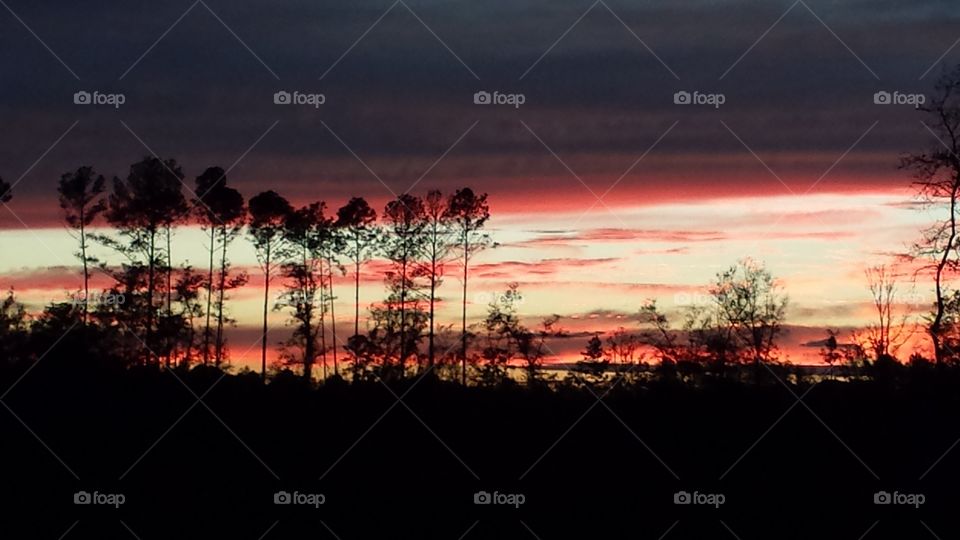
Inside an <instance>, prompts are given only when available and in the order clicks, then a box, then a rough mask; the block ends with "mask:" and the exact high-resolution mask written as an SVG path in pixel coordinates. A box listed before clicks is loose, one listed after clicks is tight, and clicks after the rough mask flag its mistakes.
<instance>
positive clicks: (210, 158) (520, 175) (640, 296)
mask: <svg viewBox="0 0 960 540" xmlns="http://www.w3.org/2000/svg"><path fill="white" fill-rule="evenodd" d="M675 4H677V3H674V2H646V3H644V4H643V5H642V6H640V5H636V3H630V2H624V1H621V0H608V1H598V2H596V3H593V2H591V1H590V0H585V1H570V0H563V1H560V2H528V3H523V4H522V5H521V4H517V3H514V2H507V1H504V0H494V1H491V2H482V3H477V2H441V1H436V0H429V1H419V0H409V1H406V2H400V1H398V2H396V3H392V2H391V1H390V0H385V1H375V2H374V1H366V0H361V1H358V2H353V3H350V4H349V5H347V4H343V5H340V4H333V3H331V2H306V1H302V2H299V1H298V2H285V3H283V4H282V5H276V4H274V3H271V2H267V1H265V0H264V1H250V0H244V1H225V0H203V1H199V2H196V3H192V2H191V1H189V0H186V1H182V2H167V3H162V4H157V3H155V2H146V1H141V0H136V1H130V2H123V3H114V2H83V3H74V2H61V1H57V2H42V3H38V2H26V1H22V0H8V1H7V6H8V7H6V9H0V70H2V71H0V73H2V82H0V118H2V119H3V127H4V129H3V130H0V176H2V177H3V178H4V179H5V180H6V181H7V182H10V183H15V187H14V189H13V193H14V199H13V200H12V201H11V202H10V203H7V204H6V205H5V206H6V207H5V208H3V209H0V253H2V257H0V286H2V287H3V288H8V287H14V288H15V290H16V291H17V294H18V296H19V297H20V298H21V300H23V301H25V302H27V303H28V304H29V305H30V307H31V309H38V308H39V307H41V306H42V304H44V303H46V302H50V301H63V300H65V299H66V297H67V294H68V293H69V292H70V291H72V290H75V289H76V288H78V286H79V283H80V276H79V273H78V266H77V262H76V260H75V259H74V258H73V256H72V253H73V252H74V251H75V244H74V242H73V240H72V239H71V238H70V236H69V235H68V234H67V232H66V230H65V229H64V227H63V225H61V215H60V211H59V207H58V205H57V199H56V182H57V180H58V178H59V176H60V174H62V173H63V172H65V171H68V170H71V169H76V168H77V167H79V166H81V165H92V166H94V167H95V168H96V169H97V171H98V172H100V173H102V174H104V175H106V176H108V177H112V176H114V175H117V176H122V177H125V176H126V174H127V169H128V167H129V164H130V163H132V162H134V161H136V160H138V159H140V158H142V157H143V156H146V155H151V154H153V153H155V154H157V155H159V156H161V157H163V158H175V159H176V160H177V161H178V162H179V163H181V164H182V166H183V169H184V172H185V173H186V176H187V178H186V183H187V185H188V186H191V187H192V186H193V179H194V178H195V177H196V176H197V175H199V174H200V173H202V172H203V170H204V169H205V168H207V167H209V166H214V165H218V166H221V167H223V168H225V169H229V173H228V179H229V182H230V183H231V184H232V185H233V186H234V187H237V188H238V189H239V190H240V191H242V192H243V193H244V195H245V196H246V197H248V198H249V197H250V196H252V195H254V194H256V193H257V192H259V191H262V190H265V189H274V190H276V191H278V192H280V193H281V194H283V195H285V196H287V197H289V198H290V199H291V200H293V201H295V202H296V203H301V204H302V203H306V202H309V201H313V200H324V201H326V202H327V204H328V206H329V207H330V208H332V209H334V210H335V209H336V208H338V207H339V206H341V205H342V204H343V203H345V202H346V200H347V199H348V198H349V197H351V196H363V197H366V198H367V199H368V200H370V201H372V202H375V203H376V204H375V206H376V207H377V208H382V206H383V204H384V203H385V202H386V201H387V200H389V199H390V198H392V197H393V195H394V194H398V193H403V192H405V191H407V190H411V192H412V193H415V194H424V193H426V191H427V190H428V189H433V188H437V189H441V190H443V191H444V192H452V191H453V190H455V189H456V188H459V187H463V186H470V187H472V188H473V189H474V190H475V191H481V192H486V193H488V194H489V200H490V204H491V214H492V218H491V220H490V222H489V229H490V231H491V232H492V233H493V236H494V239H495V240H496V241H497V242H499V243H500V246H499V247H498V248H497V249H494V250H489V251H487V252H484V253H483V254H482V255H480V256H479V257H478V258H477V259H476V262H475V266H474V268H473V282H472V286H471V291H470V295H469V298H468V299H469V300H470V302H471V307H470V314H471V316H472V317H479V316H480V315H481V314H482V313H483V311H484V308H485V303H486V300H488V299H489V298H490V297H491V295H493V294H496V292H497V291H502V290H503V289H504V288H505V287H506V285H507V284H508V283H510V282H518V283H519V284H520V288H521V290H522V291H523V293H524V298H525V301H524V303H523V305H522V307H521V314H522V315H523V317H524V321H525V322H527V323H528V324H530V325H535V324H537V322H538V320H539V319H541V318H543V317H545V316H548V315H550V314H552V313H556V314H559V315H561V316H562V317H563V320H562V322H561V325H562V326H563V327H564V328H566V329H568V330H570V331H571V332H574V333H576V335H578V336H580V335H581V334H580V333H584V334H583V335H585V334H586V333H589V332H593V331H600V332H603V331H608V330H610V329H612V328H616V327H618V326H624V327H626V328H628V329H636V328H638V327H637V323H636V322H635V315H636V312H637V309H638V308H639V306H640V305H641V304H642V303H643V301H644V300H645V299H647V298H654V299H657V300H658V302H659V303H661V304H662V305H664V306H665V307H667V308H668V310H674V309H676V308H677V307H680V306H681V305H683V304H689V303H690V302H698V301H702V299H703V294H704V291H705V288H704V286H705V285H706V284H707V283H708V282H709V280H710V279H711V278H712V276H713V275H714V274H716V273H717V272H718V271H720V270H722V269H724V268H726V267H728V266H729V265H731V264H733V263H734V262H735V261H736V260H737V259H739V258H741V257H745V256H750V257H753V258H756V259H758V260H762V261H764V262H765V263H766V264H767V266H768V267H769V268H770V269H771V271H772V272H773V273H774V275H776V276H777V277H778V278H779V279H780V281H781V283H782V285H783V287H784V289H785V291H786V292H787V293H788V294H789V296H790V300H791V303H790V308H789V310H788V320H787V323H788V334H787V336H786V337H785V339H784V352H785V354H786V357H787V358H789V359H790V360H792V361H797V362H801V361H804V362H805V361H811V360H812V358H811V357H810V355H811V354H814V355H815V352H816V350H815V349H811V348H803V347H800V346H799V345H800V344H802V343H804V342H807V341H811V340H816V339H821V338H822V337H823V336H824V330H825V328H827V327H833V328H846V329H849V328H856V327H859V326H862V325H864V324H866V323H867V322H868V321H869V320H870V319H869V317H870V306H869V294H868V291H867V289H866V283H865V279H864V275H863V273H864V269H865V268H866V267H868V266H870V265H875V264H881V263H890V262H891V261H892V257H893V256H894V255H896V254H898V253H902V252H904V251H906V250H907V248H908V247H909V245H910V243H911V242H912V241H913V240H915V239H916V238H917V236H918V233H919V230H920V229H921V228H922V227H923V226H924V224H925V223H928V222H929V221H930V219H931V214H930V213H929V212H930V210H927V211H924V210H923V209H922V208H921V207H919V205H917V204H915V202H916V201H915V200H914V193H913V191H912V189H911V185H910V182H911V178H910V176H909V175H908V173H907V172H905V171H900V170H898V169H897V164H898V158H899V157H900V156H901V155H903V154H904V153H906V152H912V151H921V150H923V149H925V148H928V147H933V146H934V145H936V144H938V143H937V141H936V139H935V138H934V136H933V135H932V134H931V132H930V131H928V129H927V128H926V127H925V126H924V124H923V123H922V122H921V121H927V122H929V120H928V119H927V118H926V117H925V116H924V115H923V114H922V113H920V112H917V111H916V110H915V109H914V107H912V106H910V105H897V104H891V105H877V104H875V103H874V94H875V93H876V92H878V91H887V92H890V93H891V94H893V93H894V92H897V93H899V94H904V95H906V94H922V93H929V92H930V91H931V90H932V87H933V84H934V82H935V80H936V78H937V76H938V75H939V73H940V72H941V65H945V66H952V65H954V64H956V63H958V62H960V46H957V45H958V42H960V30H958V28H960V25H958V24H957V23H958V22H960V20H958V19H960V14H958V12H957V10H956V7H955V6H954V5H953V4H952V3H950V2H947V1H922V2H914V3H904V2H894V1H888V0H879V1H869V2H867V1H861V0H857V1H850V2H844V3H834V2H824V1H822V0H810V1H807V2H804V1H797V2H796V3H793V2H791V1H790V0H787V1H784V2H744V1H739V0H731V1H705V0H704V1H699V0H698V1H690V2H683V3H682V5H675ZM145 14H150V15H149V16H144V15H145ZM130 21H137V24H136V25H135V26H134V25H133V24H132V23H131V22H130ZM304 44H310V45H309V46H305V45H304ZM281 90H284V91H289V92H291V93H292V92H295V91H296V92H300V93H303V94H318V93H322V94H324V96H325V98H326V101H325V103H324V104H323V105H320V106H319V107H312V106H307V105H276V104H275V103H274V93H275V92H277V91H281ZM78 91H88V92H91V93H93V92H95V91H96V92H99V93H101V94H116V93H122V94H123V95H124V96H125V103H124V104H123V105H121V106H120V107H118V108H114V107H111V106H108V105H76V104H75V103H74V99H73V96H74V93H75V92H78ZM478 91H488V92H490V93H493V92H499V93H501V94H518V93H519V94H523V95H524V98H525V102H524V103H523V105H521V106H519V107H513V106H510V105H497V104H490V105H477V104H475V103H474V93H476V92H478ZM678 91H687V92H690V93H694V92H698V93H699V94H722V95H723V96H724V103H723V104H722V105H720V106H719V107H713V106H710V105H696V104H692V105H677V104H675V103H674V94H675V93H676V92H678ZM934 211H935V210H934ZM101 225H102V224H101ZM176 246H177V248H176V249H177V251H178V253H177V255H176V258H177V259H180V260H181V261H189V262H191V263H193V264H195V265H197V266H202V265H203V261H204V244H203V240H202V236H201V235H200V234H199V232H198V231H197V230H192V229H189V228H183V229H181V230H180V231H178V233H177V237H176ZM231 249H232V254H231V258H232V260H233V261H234V264H235V265H237V266H240V267H245V268H247V269H248V270H249V271H250V272H251V283H250V285H249V286H248V287H247V288H245V289H244V290H242V291H239V292H236V293H235V294H234V299H233V301H232V302H231V303H230V311H231V313H232V314H233V315H234V316H235V317H236V318H237V319H238V321H239V323H238V328H237V329H236V330H235V331H233V332H232V334H231V336H230V339H231V354H232V356H233V361H234V363H236V364H238V365H251V366H252V365H255V364H256V363H258V359H259V347H258V346H257V345H256V340H257V337H258V336H257V331H256V328H257V326H258V324H259V319H258V317H259V315H258V313H259V310H260V300H261V299H260V296H259V295H260V294H261V289H260V286H261V277H260V275H259V273H258V272H259V271H258V270H257V268H256V261H255V258H254V257H253V251H252V248H251V247H250V246H249V244H248V243H247V241H246V240H245V239H240V240H238V241H237V242H236V243H235V244H234V245H233V247H232V248H231ZM101 254H102V255H104V256H105V257H107V258H108V260H109V258H110V257H113V258H116V255H109V254H108V253H107V252H105V251H101ZM377 269H378V267H377V265H376V264H372V265H371V266H370V267H369V271H368V273H367V275H365V276H364V278H365V279H364V285H363V290H362V298H361V300H362V301H363V302H365V303H369V302H374V301H376V300H378V299H379V298H381V297H382V295H383V284H382V281H381V276H380V275H379V274H378V273H377ZM457 270H458V269H457V268H456V267H455V266H451V267H450V269H449V273H450V276H449V277H448V278H447V281H446V283H445V285H444V287H443V289H442V296H443V299H444V300H445V301H446V302H447V304H446V305H444V306H443V308H442V309H443V314H444V317H443V320H444V321H445V322H448V323H453V322H454V321H455V320H456V302H457V301H459V299H460V297H459V281H458V280H457V278H456V277H455V276H456V274H457ZM351 280H352V277H351V276H347V277H345V278H342V279H341V280H339V281H338V282H337V283H336V286H337V293H338V294H339V295H340V297H341V299H342V301H341V302H339V303H338V304H337V315H338V325H341V326H342V328H343V329H344V332H343V335H344V336H346V329H347V328H348V326H350V324H351V321H352V319H351V313H352V309H351V308H352V305H351V304H350V302H349V300H350V299H351V294H349V293H350V292H351V283H352V281H351ZM96 283H97V285H98V286H105V285H106V281H103V280H102V279H100V280H98V281H97V282H96ZM900 292H901V300H902V303H903V305H902V306H900V309H902V310H904V311H910V312H917V311H919V310H921V309H924V307H925V306H926V305H928V304H929V303H930V302H932V294H931V290H930V286H929V284H928V283H927V282H926V281H923V280H922V279H921V280H920V281H918V282H917V283H916V285H915V286H914V285H913V284H912V283H910V279H908V278H904V281H903V283H901V285H900ZM284 317H285V316H284V315H283V314H282V313H275V314H274V315H273V319H272V321H271V324H272V327H273V330H272V332H273V333H272V334H271V342H272V343H273V342H276V341H279V340H281V339H283V338H284V337H285V336H286V334H287V333H288V332H289V328H285V327H284V325H283V320H284ZM584 341H585V339H582V338H579V337H578V338H577V339H571V340H569V343H568V344H560V345H558V349H559V350H560V353H559V354H561V355H563V356H565V357H567V356H569V355H570V354H572V353H573V352H575V351H576V350H577V349H581V348H582V347H583V342H584Z"/></svg>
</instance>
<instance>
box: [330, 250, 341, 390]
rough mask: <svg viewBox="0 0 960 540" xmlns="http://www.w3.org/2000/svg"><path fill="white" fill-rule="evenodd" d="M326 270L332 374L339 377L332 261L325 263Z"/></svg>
mask: <svg viewBox="0 0 960 540" xmlns="http://www.w3.org/2000/svg"><path fill="white" fill-rule="evenodd" d="M327 268H328V269H329V270H330V334H331V337H332V338H333V374H334V375H339V374H340V368H339V366H338V365H337V312H336V309H335V308H334V306H333V303H334V301H335V298H336V297H334V296H333V261H330V260H328V261H327Z"/></svg>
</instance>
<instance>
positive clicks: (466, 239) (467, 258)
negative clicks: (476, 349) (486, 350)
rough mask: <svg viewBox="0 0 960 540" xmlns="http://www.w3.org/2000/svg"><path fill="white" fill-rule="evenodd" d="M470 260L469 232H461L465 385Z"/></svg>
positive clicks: (464, 376)
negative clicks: (468, 268) (468, 270)
mask: <svg viewBox="0 0 960 540" xmlns="http://www.w3.org/2000/svg"><path fill="white" fill-rule="evenodd" d="M469 261H470V240H469V232H468V231H466V230H464V232H463V311H462V314H461V330H460V341H461V345H460V357H461V361H462V362H463V364H462V367H463V370H462V382H463V385H464V386H466V385H467V265H468V264H469Z"/></svg>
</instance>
